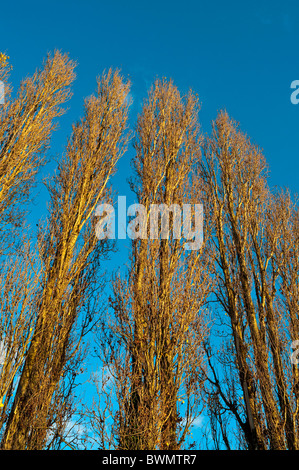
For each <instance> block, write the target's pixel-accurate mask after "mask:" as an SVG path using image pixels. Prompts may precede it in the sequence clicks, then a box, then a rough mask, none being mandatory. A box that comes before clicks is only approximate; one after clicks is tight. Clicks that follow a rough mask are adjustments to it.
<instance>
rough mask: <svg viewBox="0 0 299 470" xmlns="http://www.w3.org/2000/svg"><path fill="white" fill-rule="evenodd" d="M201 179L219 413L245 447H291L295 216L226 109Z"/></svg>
mask: <svg viewBox="0 0 299 470" xmlns="http://www.w3.org/2000/svg"><path fill="white" fill-rule="evenodd" d="M201 178H202V180H203V181H204V182H205V190H206V197H205V204H206V207H207V213H208V217H210V219H211V220H212V221H213V231H212V236H211V238H210V242H211V245H212V246H213V249H214V253H215V258H214V276H215V280H216V288H215V290H214V294H215V297H216V300H217V303H218V305H219V307H221V309H222V312H223V313H222V314H220V318H221V321H222V325H223V332H226V333H227V334H228V335H229V336H228V341H227V344H226V346H225V347H224V351H223V353H224V354H225V355H226V358H227V359H226V364H224V362H223V361H222V367H220V370H221V372H219V367H218V372H217V370H216V368H215V364H212V356H214V359H215V356H216V353H215V352H214V354H213V348H212V349H210V348H207V352H208V357H209V363H210V370H211V371H212V375H211V376H210V383H211V384H212V385H213V388H214V393H216V394H217V400H218V401H217V403H218V405H217V406H218V410H220V411H221V410H222V412H223V411H224V410H226V411H229V412H230V413H231V415H233V416H234V417H235V419H236V424H237V427H239V429H241V431H242V432H243V437H244V440H245V443H246V444H245V445H246V447H247V448H250V449H268V448H270V449H297V448H298V431H297V429H298V425H297V420H298V416H297V415H298V412H297V400H298V395H297V394H298V391H297V388H296V383H297V378H296V372H295V371H294V370H293V372H292V374H293V380H292V382H289V378H290V369H292V367H291V363H290V358H289V346H288V342H289V341H290V339H291V338H295V337H296V334H297V332H298V325H297V321H296V315H297V314H295V310H294V307H295V308H296V303H297V305H298V287H297V285H296V281H295V279H297V280H298V252H296V249H295V247H296V244H297V245H298V233H296V229H294V227H295V226H296V224H294V223H295V221H296V216H295V214H297V213H298V212H296V209H295V208H293V209H292V208H291V204H290V201H288V200H287V198H286V197H285V196H280V198H278V197H277V196H276V195H275V194H274V193H273V192H271V191H270V189H269V187H268V184H267V165H266V162H265V159H264V157H263V155H262V153H261V151H260V150H259V148H258V147H257V146H255V145H253V144H252V143H251V142H250V140H249V138H248V137H247V136H246V135H245V134H244V133H242V132H241V131H240V130H239V128H238V125H237V124H236V123H235V122H234V121H233V120H231V119H230V118H229V116H228V115H227V113H225V112H221V113H219V115H218V117H217V119H216V121H215V122H214V123H213V128H212V135H211V137H210V138H208V139H207V141H206V145H205V159H203V160H202V162H201ZM279 201H280V202H279ZM291 239H292V242H293V243H294V245H293V247H291V245H290V240H291ZM285 254H286V256H285ZM291 272H292V274H291ZM286 279H288V280H287V281H286ZM286 285H288V286H289V289H290V290H289V292H290V296H291V298H292V302H291V304H290V303H288V299H290V297H288V294H287V292H286V289H285V287H286ZM287 305H289V309H288V308H286V306H287ZM226 319H228V321H227V320H226ZM225 325H226V326H225ZM214 351H215V350H214ZM222 357H223V354H222ZM229 358H232V359H233V360H230V359H229ZM219 359H220V356H219ZM220 364H221V362H220V361H219V360H218V366H220ZM226 371H227V372H229V374H230V375H228V374H226ZM232 371H233V373H232ZM292 374H291V375H292ZM219 375H220V376H221V379H220V378H219ZM223 377H225V378H224V379H223ZM290 383H293V385H292V386H291V385H290ZM220 414H221V413H220ZM220 414H219V413H218V415H217V416H218V423H220V424H221V425H222V424H223V421H222V422H221V421H220ZM213 416H214V417H216V415H215V413H214V415H213ZM223 436H224V434H223Z"/></svg>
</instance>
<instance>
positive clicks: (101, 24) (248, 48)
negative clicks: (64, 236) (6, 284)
mask: <svg viewBox="0 0 299 470" xmlns="http://www.w3.org/2000/svg"><path fill="white" fill-rule="evenodd" d="M298 45H299V2H298V0H284V1H281V0H280V1H278V0H251V1H247V2H244V1H240V0H226V1H221V0H214V1H212V0H184V1H177V0H159V1H158V0H151V1H145V0H139V1H137V0H126V1H121V0H114V1H109V0H105V1H103V0H85V1H84V2H83V1H78V0H51V1H46V0H45V1H40V0H39V1H36V0H34V1H33V0H27V1H20V0H12V1H11V2H8V1H6V2H1V6H0V52H4V53H6V54H7V55H9V56H10V62H11V64H12V65H13V71H12V73H11V82H12V85H13V87H14V88H16V87H17V85H18V83H19V81H20V79H21V78H23V77H25V76H26V75H29V74H32V73H33V72H34V70H35V69H36V67H39V66H40V65H41V62H42V60H43V58H44V57H45V56H46V54H47V52H49V51H53V50H54V49H60V50H61V51H63V52H67V53H69V55H70V57H71V58H72V59H74V60H76V61H77V62H78V67H77V71H76V72H77V80H76V82H75V84H74V87H73V89H74V96H73V98H72V100H71V102H70V103H68V106H69V111H68V113H67V115H65V116H63V118H62V119H61V120H60V129H59V131H58V132H56V133H55V136H54V138H53V147H52V153H53V154H57V153H59V152H61V151H63V148H64V145H65V143H66V137H67V135H68V133H69V131H70V126H71V122H72V121H74V120H76V119H77V118H79V117H80V115H81V113H82V103H83V98H84V97H85V96H88V95H90V94H91V93H92V92H93V91H94V89H95V85H96V77H97V76H98V75H100V74H101V73H102V72H103V70H105V69H108V68H109V67H114V68H116V67H117V68H120V69H121V70H122V72H123V74H124V75H127V76H129V78H130V79H131V81H132V96H133V100H134V101H133V106H132V109H131V118H132V123H133V124H134V120H135V117H136V113H138V112H139V111H140V109H141V102H142V100H143V98H145V97H146V93H147V90H148V88H149V86H150V85H151V83H152V82H153V80H154V79H155V78H156V77H161V78H162V77H166V78H172V79H173V80H174V83H175V84H176V85H177V86H178V88H179V89H180V91H182V92H183V93H184V92H187V91H188V89H189V88H192V90H193V91H194V92H196V93H197V94H198V95H199V99H200V101H201V102H202V110H201V114H200V118H201V123H202V127H203V131H204V132H208V131H209V129H210V121H211V120H212V119H214V118H215V117H216V114H217V111H218V110H220V109H223V108H226V110H227V111H228V113H229V115H230V116H231V117H232V118H234V119H235V120H237V121H238V122H240V125H241V128H242V129H243V130H244V131H246V132H247V133H248V135H249V136H250V137H251V138H252V140H253V141H254V142H255V143H257V144H258V145H259V146H260V147H262V148H263V149H264V154H265V157H266V159H267V161H268V163H269V165H270V170H271V180H270V183H271V184H272V185H278V186H284V187H285V186H287V187H289V188H290V189H291V190H292V191H293V192H299V191H298V190H299V179H298V170H299V164H298V158H299V138H298V137H299V104H298V105H294V104H292V103H291V100H290V96H291V93H292V91H293V90H291V88H290V86H291V82H292V81H294V80H299V54H298ZM131 155H132V150H130V151H129V152H128V154H127V155H126V156H124V157H123V159H122V161H121V162H120V164H119V169H120V171H119V173H118V174H117V176H116V178H115V182H116V188H115V189H116V190H118V192H119V193H120V194H121V195H126V194H129V190H128V186H127V183H126V178H127V177H128V176H129V175H130V165H129V161H130V157H131ZM49 168H50V169H51V166H50V167H47V168H46V169H44V170H43V174H46V172H47V171H48V169H49ZM42 194H43V193H42ZM34 210H35V213H36V214H37V215H39V214H44V215H46V214H45V205H44V202H43V199H42V197H41V198H40V199H39V200H38V201H37V204H36V206H35V209H34Z"/></svg>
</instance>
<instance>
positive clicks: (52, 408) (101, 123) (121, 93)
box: [2, 70, 129, 449]
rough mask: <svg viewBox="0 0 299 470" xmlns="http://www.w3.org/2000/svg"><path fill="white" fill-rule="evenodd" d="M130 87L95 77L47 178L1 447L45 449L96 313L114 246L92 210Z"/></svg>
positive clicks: (122, 135) (114, 76) (122, 142)
mask: <svg viewBox="0 0 299 470" xmlns="http://www.w3.org/2000/svg"><path fill="white" fill-rule="evenodd" d="M128 90H129V84H128V83H126V82H125V81H124V80H123V78H122V77H121V76H120V74H119V73H118V72H112V71H111V70H110V71H109V72H108V73H107V74H103V76H102V77H101V78H100V79H98V87H97V93H96V96H92V97H90V98H89V99H87V100H86V101H85V109H84V116H83V118H82V119H81V120H80V121H79V122H78V123H76V124H74V125H73V131H72V135H71V138H70V139H69V141H68V144H67V148H66V153H65V155H64V156H63V158H62V159H61V161H60V162H59V165H58V169H57V172H56V174H55V175H54V177H53V178H52V181H50V182H49V183H48V184H47V187H48V190H49V194H50V215H49V221H48V224H47V226H46V227H44V228H42V229H41V230H40V232H39V235H38V253H39V262H40V266H41V268H40V269H41V282H40V289H39V290H38V292H37V293H36V297H35V304H34V308H35V309H36V323H35V326H34V332H33V336H32V339H31V342H30V345H29V347H28V351H27V354H26V359H25V363H24V367H23V370H22V373H21V377H20V380H19V383H18V388H17V391H16V394H15V398H14V402H13V406H12V408H11V412H10V415H9V419H8V422H7V425H6V429H5V434H4V437H3V440H2V448H3V449H42V448H44V447H45V445H46V443H47V440H48V439H49V438H50V434H51V433H52V434H53V432H56V427H57V426H56V425H57V420H56V422H55V416H56V415H55V413H56V412H57V409H59V407H58V408H57V401H55V400H56V398H57V399H59V400H61V394H60V393H59V387H60V386H61V384H62V382H63V378H64V376H65V374H66V373H67V370H68V367H69V366H70V364H71V361H72V359H73V357H74V356H75V355H76V352H77V351H78V348H79V345H80V339H81V338H82V335H83V334H84V333H85V332H86V329H87V328H88V326H90V322H91V321H92V319H93V313H94V309H93V302H94V293H95V290H96V289H97V288H98V286H99V284H100V283H101V275H102V274H101V271H100V269H99V268H100V266H101V260H102V259H103V257H104V256H105V255H106V254H107V253H108V252H109V250H110V249H111V246H110V245H109V243H107V242H106V241H103V242H99V241H98V240H97V238H96V236H95V230H94V228H95V219H94V211H95V207H96V206H97V204H98V202H99V201H100V200H102V199H107V200H108V201H109V198H110V190H109V187H108V182H109V179H110V177H111V176H112V174H113V173H114V171H115V166H116V163H117V161H118V159H119V157H120V156H121V155H122V154H123V152H124V150H125V147H126V141H127V132H126V123H127V109H128V101H127V94H128ZM78 323H79V326H78V327H77V326H76V325H77V324H78ZM80 324H81V326H80ZM61 411H62V412H63V409H62V410H61ZM55 426H56V427H55Z"/></svg>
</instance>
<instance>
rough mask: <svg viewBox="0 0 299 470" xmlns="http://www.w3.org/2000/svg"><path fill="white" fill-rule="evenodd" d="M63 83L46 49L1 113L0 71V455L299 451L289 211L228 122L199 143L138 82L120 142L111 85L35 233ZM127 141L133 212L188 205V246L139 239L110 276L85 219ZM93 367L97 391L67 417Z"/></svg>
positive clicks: (188, 100) (78, 137)
mask: <svg viewBox="0 0 299 470" xmlns="http://www.w3.org/2000/svg"><path fill="white" fill-rule="evenodd" d="M74 70H75V63H74V62H73V61H71V60H70V59H69V57H68V56H67V55H65V54H62V53H60V52H59V51H55V52H54V53H53V54H49V55H48V57H47V58H46V60H45V61H44V64H43V65H42V67H41V68H40V69H39V70H37V71H36V73H35V74H34V75H33V76H32V77H30V78H26V79H25V80H23V81H22V82H21V84H20V86H19V88H18V90H17V92H16V93H15V96H14V97H13V95H12V90H11V89H10V85H9V82H8V80H9V71H10V65H9V63H8V58H7V57H6V56H5V55H3V54H1V55H0V80H1V81H2V82H3V83H4V84H5V103H4V104H3V105H1V106H0V231H1V237H0V262H1V270H0V290H1V292H0V340H1V343H0V344H1V351H0V355H1V364H0V438H1V448H2V449H6V450H13V449H17V450H36V449H62V448H65V447H66V448H73V449H79V448H86V449H88V448H94V446H96V448H99V449H122V450H124V449H125V450H137V449H141V450H142V449H147V450H152V449H162V450H176V449H186V448H188V447H189V448H190V447H191V448H192V446H193V447H195V448H213V449H223V448H226V449H256V450H260V449H275V450H277V449H279V450H282V449H289V450H292V449H299V427H298V425H299V374H298V366H297V364H296V362H297V361H296V360H291V358H290V353H291V352H292V350H291V349H290V347H291V344H292V342H293V341H297V340H298V339H299V317H298V314H299V282H298V271H299V259H298V253H299V213H298V206H297V201H296V199H295V198H294V197H293V196H291V195H290V193H289V192H288V191H286V190H281V189H272V188H270V187H269V184H268V181H269V178H268V168H267V164H266V161H265V159H264V156H263V154H262V153H261V151H260V149H259V148H258V147H257V146H256V145H254V144H253V143H252V142H251V141H250V139H249V138H248V136H247V135H246V134H244V133H243V132H241V130H240V129H239V126H238V124H237V123H236V122H234V121H233V120H232V119H231V118H230V117H229V116H228V115H227V113H226V112H224V111H223V112H220V113H219V114H218V116H217V117H216V120H215V121H214V122H212V127H211V132H210V134H209V135H204V134H203V133H202V130H201V127H200V124H199V111H200V104H199V101H198V97H197V96H196V95H195V94H194V93H193V92H192V91H190V92H189V93H188V94H187V95H186V96H182V95H181V94H180V92H179V90H178V89H177V87H176V86H175V85H174V84H173V82H172V81H168V80H165V79H164V80H157V81H155V82H154V83H153V85H152V88H151V89H150V90H149V93H148V96H147V99H146V100H145V101H144V104H143V107H142V110H141V112H140V114H139V116H138V118H137V123H136V126H135V129H134V131H133V132H132V131H131V130H130V126H129V113H128V111H129V104H130V100H129V93H130V83H129V81H128V80H126V79H124V77H122V76H121V74H120V72H119V71H113V70H110V71H108V72H107V73H104V74H103V75H102V76H101V77H100V78H98V80H97V88H96V91H95V93H94V95H93V96H91V97H89V98H88V99H86V100H85V101H84V112H83V117H82V118H81V119H80V120H78V122H76V123H74V124H73V126H72V131H71V135H70V137H69V139H68V140H67V143H66V146H65V152H64V153H63V155H62V156H61V157H60V158H59V159H58V162H57V168H56V171H55V173H54V174H53V175H52V176H51V177H49V178H48V179H47V180H46V181H45V184H46V187H47V190H48V194H49V204H48V216H47V219H46V222H45V223H41V224H39V228H38V230H37V233H36V234H33V232H32V229H31V228H30V227H27V225H26V220H27V219H26V215H27V212H26V211H27V209H26V208H27V207H28V202H29V201H30V198H31V195H32V191H31V190H32V186H33V185H34V184H35V181H36V176H37V173H38V171H39V170H40V169H41V167H42V165H44V164H45V163H46V162H47V160H46V155H47V152H46V151H47V149H48V148H49V144H50V138H51V135H52V133H53V130H54V129H55V127H56V125H57V122H56V121H57V118H58V117H59V116H61V115H62V114H63V113H64V111H65V109H64V104H65V103H66V101H67V100H69V98H70V97H71V87H72V83H73V81H74V79H75V72H74ZM131 141H132V142H133V145H132V148H133V151H134V156H133V158H132V162H131V163H132V178H131V180H130V188H131V190H132V191H133V194H134V195H135V198H136V202H138V203H140V204H143V205H144V206H145V208H146V209H147V212H148V213H149V210H150V205H151V204H162V203H164V204H168V205H169V206H170V205H171V204H178V205H180V206H181V205H182V204H199V203H200V204H202V205H203V208H204V224H203V229H204V241H203V244H202V245H201V247H200V248H199V249H197V250H185V246H184V243H185V241H184V240H183V239H178V238H175V237H174V236H173V234H172V231H171V230H170V232H169V238H168V239H162V238H161V237H159V238H157V239H151V238H150V236H148V237H144V236H141V233H140V232H138V227H137V232H136V237H135V239H133V240H131V241H130V244H131V246H130V254H129V261H128V263H127V264H128V266H127V268H126V270H125V273H121V274H115V275H113V276H112V278H110V277H107V276H105V269H104V268H105V263H106V260H107V259H108V258H109V255H110V254H111V251H113V250H115V249H117V243H116V242H115V241H113V240H107V239H106V240H105V239H104V240H99V239H98V238H97V237H96V232H95V227H96V224H97V222H98V218H97V217H96V216H95V210H96V207H97V205H98V204H99V203H100V202H101V201H105V202H106V203H107V202H110V203H113V201H114V198H115V194H114V192H113V188H112V187H111V177H112V176H113V175H114V174H115V172H116V169H117V162H118V160H119V158H121V157H122V156H123V155H124V153H125V152H126V151H127V149H128V145H131ZM172 224H173V218H171V217H170V225H171V226H172ZM138 233H139V235H140V236H138ZM143 235H144V234H143ZM148 235H149V232H148ZM107 286H108V291H109V292H110V295H109V296H108V294H107V293H106V291H107ZM105 289H106V290H105ZM86 338H87V339H88V338H92V340H89V341H90V343H91V345H92V348H91V346H88V343H87V339H86ZM294 344H295V343H294ZM91 354H93V356H94V359H93V360H94V361H98V370H99V372H98V374H96V375H95V376H94V378H93V380H94V382H95V385H96V390H97V393H96V394H95V395H94V396H93V398H92V400H89V401H88V400H87V401H86V402H84V400H83V403H82V401H79V399H78V397H77V395H76V390H77V387H78V380H79V379H78V377H80V372H82V369H83V368H84V364H85V362H84V361H85V360H86V358H88V357H90V355H91ZM292 357H293V358H294V355H293V356H292ZM295 358H296V357H295ZM83 388H84V386H83ZM76 422H77V425H76ZM199 422H200V428H199V433H200V435H201V439H200V440H199V441H194V442H193V441H192V438H191V435H190V433H191V431H192V429H193V428H192V426H193V424H194V423H197V424H198V423H199Z"/></svg>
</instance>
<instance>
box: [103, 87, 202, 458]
mask: <svg viewBox="0 0 299 470" xmlns="http://www.w3.org/2000/svg"><path fill="white" fill-rule="evenodd" d="M198 110H199V104H198V99H197V97H196V96H194V94H192V93H191V92H190V93H189V94H188V95H187V96H185V97H181V96H180V93H179V91H178V89H177V88H176V87H175V86H174V84H173V83H172V82H171V81H170V82H167V81H159V80H158V81H157V82H156V83H155V84H154V86H153V87H152V89H151V90H150V92H149V96H148V100H147V101H146V102H145V104H144V106H143V110H142V113H141V115H140V116H139V118H138V122H137V129H136V139H135V144H134V148H135V151H136V156H135V157H134V158H133V168H134V174H135V175H134V178H133V179H132V181H131V187H132V190H133V191H134V193H135V194H136V196H137V201H138V203H139V204H142V205H143V207H144V208H145V214H142V213H141V209H139V213H138V217H137V219H138V221H137V220H136V219H135V220H134V221H131V222H130V223H131V224H133V228H132V226H131V227H130V228H131V229H132V230H133V232H134V235H133V238H134V239H133V240H132V249H131V267H130V269H129V272H128V276H127V277H126V278H125V279H122V278H121V277H118V276H116V278H115V281H114V284H113V290H114V294H113V296H112V298H111V306H112V311H111V318H112V319H110V322H109V319H108V318H107V320H106V322H105V323H104V324H103V329H102V331H101V335H100V341H99V343H100V346H101V351H102V356H101V358H102V360H103V365H104V367H105V368H106V370H107V371H109V376H111V377H112V380H113V384H115V386H114V392H115V397H116V400H117V404H118V408H117V410H116V411H115V414H114V419H113V423H112V432H114V433H115V437H116V440H114V446H115V447H117V448H118V449H131V450H132V449H179V448H181V446H182V445H183V443H184V442H185V440H186V437H187V434H188V431H189V429H190V425H191V422H192V420H193V419H194V418H195V417H196V415H197V413H199V411H200V403H199V400H197V399H196V397H197V396H198V393H196V392H198V390H199V389H200V386H201V373H200V370H201V362H202V361H201V346H202V341H203V338H204V336H205V333H206V327H205V326H204V321H203V318H204V311H205V310H204V304H205V300H206V296H207V293H208V292H209V288H210V282H211V280H210V278H209V269H208V267H209V265H208V263H209V258H208V257H207V253H206V252H205V248H204V246H205V245H204V244H203V245H198V246H197V248H196V249H194V250H192V249H190V250H189V251H187V250H186V249H185V248H186V245H187V242H186V241H184V240H183V234H180V236H177V235H176V233H175V231H176V229H177V225H176V224H177V221H178V220H179V221H180V223H181V220H182V219H181V209H182V207H183V204H186V205H187V204H190V206H191V205H194V204H200V202H201V200H200V197H201V192H200V184H198V180H197V179H196V178H195V175H194V168H195V165H196V163H197V162H198V159H199V156H200V145H201V141H202V137H201V132H200V127H199V123H198ZM153 204H154V205H155V204H156V206H155V207H156V208H157V207H158V206H159V205H160V204H161V205H162V206H163V204H164V208H165V207H167V209H172V211H171V210H170V211H169V212H168V210H167V213H166V214H165V213H164V214H163V213H162V214H161V218H159V222H157V227H158V230H159V233H158V235H157V236H156V237H153V236H152V237H151V233H152V232H151V230H153V219H152V220H151V223H150V219H151V217H152V216H153V207H154V206H152V205H153ZM162 206H160V208H161V207H162ZM151 211H152V212H151ZM176 211H177V212H176ZM142 215H144V216H145V218H143V217H142ZM165 215H166V218H167V217H169V219H168V221H169V233H168V234H166V232H167V230H166V231H165V227H164V228H163V224H164V223H167V222H166V219H165V218H164V217H165ZM176 217H178V219H176ZM144 221H145V222H146V227H145V226H144V224H143V222H144ZM193 222H194V220H193ZM192 227H193V229H194V224H193V225H192ZM196 228H197V230H198V229H199V227H198V224H197V227H196ZM190 230H191V226H190ZM198 235H199V234H198V233H197V236H198ZM190 238H192V237H190ZM197 241H198V240H197ZM189 242H190V240H189ZM107 325H109V327H108V328H107ZM107 373H108V372H107ZM111 387H112V388H113V385H111ZM101 420H102V422H103V421H104V416H103V415H102V416H101ZM100 430H101V429H100ZM110 445H111V444H110Z"/></svg>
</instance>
